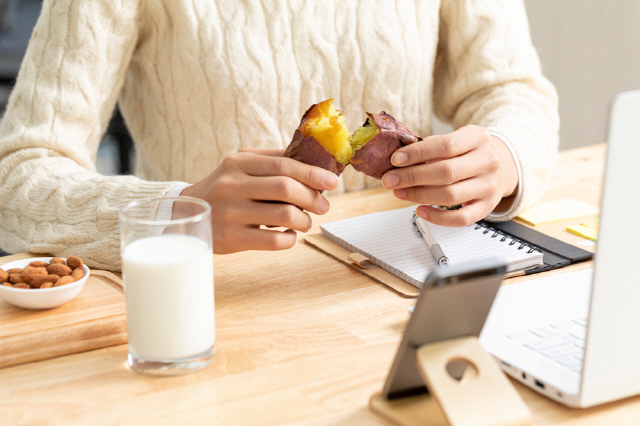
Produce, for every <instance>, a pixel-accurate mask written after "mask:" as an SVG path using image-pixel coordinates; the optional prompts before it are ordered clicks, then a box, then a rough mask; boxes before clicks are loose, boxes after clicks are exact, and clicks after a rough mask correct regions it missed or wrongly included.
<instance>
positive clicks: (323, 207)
mask: <svg viewBox="0 0 640 426" xmlns="http://www.w3.org/2000/svg"><path fill="white" fill-rule="evenodd" d="M318 211H319V212H320V214H325V213H326V212H328V211H329V202H328V201H327V199H326V198H323V199H322V201H320V207H318Z"/></svg>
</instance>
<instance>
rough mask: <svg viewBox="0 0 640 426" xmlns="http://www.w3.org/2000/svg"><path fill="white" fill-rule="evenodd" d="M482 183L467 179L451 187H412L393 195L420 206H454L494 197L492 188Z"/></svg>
mask: <svg viewBox="0 0 640 426" xmlns="http://www.w3.org/2000/svg"><path fill="white" fill-rule="evenodd" d="M483 182H484V181H483V180H482V179H468V180H464V181H461V182H457V183H454V184H451V185H433V186H413V187H411V188H400V189H394V190H393V194H394V195H395V196H396V197H398V198H400V199H401V200H407V201H413V202H416V203H420V204H435V205H439V206H455V205H458V204H462V203H466V202H469V201H471V200H477V199H482V198H489V197H491V196H492V195H494V191H493V189H492V187H491V186H489V185H484V184H483Z"/></svg>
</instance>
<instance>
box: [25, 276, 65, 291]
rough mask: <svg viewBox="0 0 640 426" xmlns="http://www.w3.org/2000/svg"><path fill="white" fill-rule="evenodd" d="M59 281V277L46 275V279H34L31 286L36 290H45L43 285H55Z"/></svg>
mask: <svg viewBox="0 0 640 426" xmlns="http://www.w3.org/2000/svg"><path fill="white" fill-rule="evenodd" d="M59 279H60V277H59V276H58V275H45V276H44V277H35V278H34V279H32V280H31V282H30V283H29V285H30V286H31V287H35V288H43V287H42V285H43V284H45V283H51V284H52V285H53V283H55V282H57V281H58V280H59ZM49 287H51V286H49ZM44 288H46V287H44Z"/></svg>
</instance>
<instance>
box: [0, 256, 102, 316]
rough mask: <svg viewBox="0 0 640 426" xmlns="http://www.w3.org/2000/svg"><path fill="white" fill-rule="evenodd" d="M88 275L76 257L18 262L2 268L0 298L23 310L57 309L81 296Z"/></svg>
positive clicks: (87, 271)
mask: <svg viewBox="0 0 640 426" xmlns="http://www.w3.org/2000/svg"><path fill="white" fill-rule="evenodd" d="M89 273H90V271H89V267H87V265H85V264H84V262H83V261H82V259H80V258H79V257H77V256H70V257H69V258H67V259H64V258H60V257H38V258H33V259H23V260H15V261H13V262H9V263H7V264H4V265H2V266H0V296H2V297H3V298H4V300H6V301H7V302H9V303H11V304H12V305H15V306H17V307H19V308H23V309H33V310H38V309H51V308H57V307H58V306H61V305H63V304H65V303H67V302H68V301H69V300H71V299H73V298H74V297H76V296H77V295H78V293H80V290H82V287H84V283H85V282H87V278H89Z"/></svg>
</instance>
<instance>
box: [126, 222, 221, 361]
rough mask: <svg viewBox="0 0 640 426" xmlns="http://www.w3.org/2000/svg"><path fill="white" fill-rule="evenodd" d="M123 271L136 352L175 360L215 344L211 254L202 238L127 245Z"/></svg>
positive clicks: (163, 238)
mask: <svg viewBox="0 0 640 426" xmlns="http://www.w3.org/2000/svg"><path fill="white" fill-rule="evenodd" d="M122 272H123V278H124V290H125V298H126V310H127V331H128V334H129V352H130V353H131V354H132V355H134V356H136V357H142V358H146V359H150V360H172V359H179V358H187V357H191V356H194V355H198V354H200V353H202V352H204V351H206V350H208V349H211V348H212V347H213V345H214V343H215V319H214V303H213V253H212V250H211V248H209V247H208V246H207V244H206V243H205V242H204V241H202V240H200V239H198V238H195V237H191V236H188V235H179V234H166V235H162V236H158V237H148V238H142V239H139V240H137V241H134V242H133V243H131V244H129V245H127V246H126V247H125V249H124V252H123V253H122Z"/></svg>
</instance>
